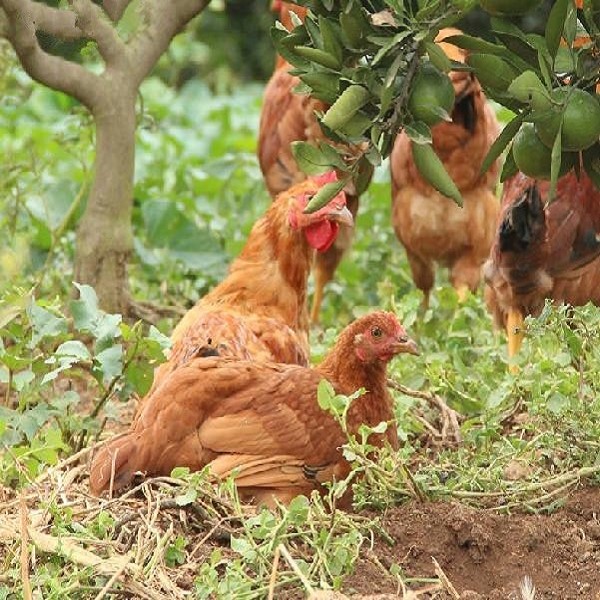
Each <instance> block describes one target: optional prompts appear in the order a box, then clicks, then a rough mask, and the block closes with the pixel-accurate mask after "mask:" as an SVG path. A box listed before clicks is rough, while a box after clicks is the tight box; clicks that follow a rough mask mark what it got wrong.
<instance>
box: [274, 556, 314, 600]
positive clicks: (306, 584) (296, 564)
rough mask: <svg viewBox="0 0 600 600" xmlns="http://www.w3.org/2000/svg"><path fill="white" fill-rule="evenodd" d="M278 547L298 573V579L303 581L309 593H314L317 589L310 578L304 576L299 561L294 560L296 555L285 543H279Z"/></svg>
mask: <svg viewBox="0 0 600 600" xmlns="http://www.w3.org/2000/svg"><path fill="white" fill-rule="evenodd" d="M277 547H278V548H279V552H281V554H283V557H284V558H285V560H286V561H287V563H288V565H290V567H291V569H292V571H294V573H295V574H296V576H297V577H298V579H299V580H300V581H301V582H302V585H303V586H304V587H305V589H306V591H307V593H308V594H309V595H310V594H314V593H315V590H314V588H313V586H312V585H310V581H308V579H306V577H305V576H304V573H303V572H302V571H301V570H300V567H299V566H298V563H297V562H296V561H295V560H294V557H293V556H292V555H291V554H290V553H289V551H288V549H287V548H286V547H285V546H284V545H283V544H279V546H277Z"/></svg>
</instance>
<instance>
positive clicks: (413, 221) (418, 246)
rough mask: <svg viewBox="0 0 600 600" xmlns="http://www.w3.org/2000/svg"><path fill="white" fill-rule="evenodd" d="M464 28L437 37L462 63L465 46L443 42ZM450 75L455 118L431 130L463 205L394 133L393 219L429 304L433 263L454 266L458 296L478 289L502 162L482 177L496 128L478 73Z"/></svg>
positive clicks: (491, 233) (490, 237) (406, 141)
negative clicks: (429, 176) (435, 183)
mask: <svg viewBox="0 0 600 600" xmlns="http://www.w3.org/2000/svg"><path fill="white" fill-rule="evenodd" d="M459 33H460V31H458V30H456V29H451V28H447V29H442V30H441V31H440V33H439V34H438V37H437V39H436V41H437V43H438V44H439V45H440V46H441V47H442V49H443V50H444V52H445V53H446V55H447V56H448V57H449V58H451V59H452V60H455V61H458V62H464V61H465V56H466V55H465V53H464V51H463V50H461V49H459V48H457V47H456V46H453V45H451V44H450V43H447V42H442V41H441V40H443V39H444V38H446V37H448V36H450V35H455V34H459ZM450 76H451V80H452V83H453V85H454V91H455V103H454V108H453V110H452V114H451V118H452V121H451V122H445V121H442V122H441V123H439V124H437V125H435V126H433V127H432V130H431V133H432V139H433V148H434V150H435V151H436V153H437V155H438V156H439V157H440V160H441V161H442V162H443V163H444V166H445V167H446V170H447V171H448V173H449V174H450V176H451V177H452V179H453V180H454V182H455V183H456V185H457V187H458V189H459V190H460V192H461V194H462V197H463V200H464V206H463V208H460V207H459V206H457V205H456V204H455V203H454V202H453V201H452V200H450V199H449V198H446V197H445V196H443V195H442V194H440V193H439V192H437V191H436V190H434V189H433V188H432V187H431V186H430V185H429V184H428V183H426V182H425V180H424V179H423V177H422V176H421V175H420V173H419V171H418V170H417V167H416V165H415V163H414V160H413V156H412V149H411V143H410V140H409V138H408V136H407V135H406V134H405V133H400V134H399V135H398V137H397V138H396V141H395V144H394V148H393V150H392V154H391V157H390V168H391V175H392V223H393V225H394V230H395V232H396V235H397V236H398V239H399V240H400V242H401V243H402V244H403V246H404V247H405V249H406V254H407V256H408V261H409V264H410V268H411V271H412V277H413V280H414V282H415V285H416V286H417V287H418V288H419V289H420V290H421V291H422V292H423V295H424V297H423V304H424V306H425V307H426V306H428V303H429V294H430V291H431V288H432V287H433V283H434V278H435V271H434V263H435V262H438V263H441V264H442V265H445V266H447V267H449V269H450V280H451V282H452V285H453V286H454V288H455V289H456V290H457V293H458V294H459V298H461V299H464V298H465V297H466V295H467V294H468V291H469V290H470V291H474V290H476V289H477V287H478V285H479V281H480V278H481V266H482V265H483V263H484V261H485V260H486V258H487V257H488V255H489V251H490V247H491V245H492V241H493V237H494V230H495V227H496V219H497V215H498V210H499V202H498V199H497V198H496V196H495V194H494V189H495V186H496V181H497V178H498V172H499V164H497V163H495V164H494V165H493V166H492V168H490V169H489V170H488V171H487V172H486V173H484V174H480V172H479V171H480V167H481V164H482V162H483V159H484V157H485V156H486V154H487V152H488V150H489V149H490V147H491V145H492V144H493V142H494V140H495V138H496V137H497V135H498V133H499V126H498V121H497V120H496V116H495V113H494V110H493V109H492V107H491V106H490V105H489V104H488V103H487V101H486V98H485V95H484V94H483V91H482V89H481V86H480V84H479V82H478V81H477V79H476V78H475V76H474V75H473V73H470V72H467V71H452V72H451V74H450Z"/></svg>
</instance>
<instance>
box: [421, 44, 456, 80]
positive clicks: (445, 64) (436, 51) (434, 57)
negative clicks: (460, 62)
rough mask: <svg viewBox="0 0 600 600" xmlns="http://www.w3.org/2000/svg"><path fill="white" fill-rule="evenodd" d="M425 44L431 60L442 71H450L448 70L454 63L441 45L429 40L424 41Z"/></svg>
mask: <svg viewBox="0 0 600 600" xmlns="http://www.w3.org/2000/svg"><path fill="white" fill-rule="evenodd" d="M423 46H424V47H425V51H426V52H427V55H428V56H429V60H430V61H431V62H432V63H433V65H434V66H435V67H437V68H438V69H439V70H440V71H443V72H444V73H448V71H450V70H451V69H452V63H451V62H450V59H449V58H448V57H447V56H446V53H445V52H444V51H443V50H442V48H441V47H440V46H438V44H436V43H435V42H430V41H427V42H423Z"/></svg>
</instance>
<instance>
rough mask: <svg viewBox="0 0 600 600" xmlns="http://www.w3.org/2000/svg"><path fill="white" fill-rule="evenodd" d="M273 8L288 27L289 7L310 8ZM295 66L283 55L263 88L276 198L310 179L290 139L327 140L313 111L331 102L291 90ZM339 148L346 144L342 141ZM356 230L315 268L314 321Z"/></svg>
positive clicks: (265, 159) (352, 201) (266, 148)
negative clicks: (307, 178) (293, 67)
mask: <svg viewBox="0 0 600 600" xmlns="http://www.w3.org/2000/svg"><path fill="white" fill-rule="evenodd" d="M272 8H273V9H274V10H277V11H278V12H279V15H280V20H281V23H282V24H283V25H284V26H285V27H286V28H287V29H288V30H291V29H293V27H294V25H293V23H292V19H291V16H290V11H293V12H294V13H295V14H296V15H297V16H298V17H299V18H300V19H304V18H305V16H306V12H307V9H306V8H305V7H302V6H298V5H295V4H292V3H288V2H281V1H279V0H276V1H274V2H273V4H272ZM291 68H292V66H291V65H290V64H289V63H288V62H286V61H285V60H284V59H283V58H282V57H280V56H279V57H278V58H277V64H276V66H275V72H274V73H273V75H272V76H271V79H270V80H269V82H268V83H267V86H266V88H265V93H264V98H263V108H262V113H261V117H260V126H259V134H258V150H257V152H258V161H259V164H260V168H261V170H262V173H263V176H264V178H265V183H266V186H267V189H268V190H269V193H270V194H271V196H273V197H275V196H276V195H277V194H279V193H280V192H282V191H283V190H286V189H288V188H289V187H290V186H291V185H293V184H294V183H297V182H298V181H303V180H304V179H305V178H306V175H305V173H303V172H302V171H301V170H300V168H299V167H298V165H297V164H296V161H295V159H294V156H293V154H292V149H291V143H292V142H296V141H305V142H306V141H308V142H317V141H319V140H325V139H326V138H325V134H324V133H323V132H322V131H321V128H320V126H319V123H318V122H317V119H316V117H315V112H325V111H326V110H327V108H328V106H327V105H326V104H324V103H323V102H321V101H320V100H316V99H315V98H312V97H311V96H309V95H306V94H295V93H294V92H293V90H294V88H295V87H296V86H297V85H298V84H299V83H300V79H298V77H294V76H293V75H290V74H289V73H288V71H289V70H290V69H291ZM337 146H338V147H342V146H341V145H340V144H337ZM343 148H344V150H345V151H346V152H347V153H349V154H350V155H353V154H354V153H355V152H356V149H355V148H354V147H350V146H343ZM371 176H372V170H371V171H369V172H368V173H361V175H360V178H361V183H360V186H361V187H363V188H364V187H366V185H368V181H370V179H371ZM357 185H358V182H352V183H350V184H349V185H348V186H347V188H346V190H345V191H346V196H347V203H348V209H349V210H350V212H351V213H352V216H353V217H356V212H357V210H358V194H357ZM352 233H353V229H352V228H350V227H345V228H344V227H342V228H341V229H340V233H339V235H338V237H337V238H336V240H335V242H334V244H333V245H332V246H331V248H330V249H329V250H327V252H323V253H322V254H319V256H317V259H316V261H315V265H314V270H313V272H314V279H315V293H314V297H313V302H312V308H311V312H310V318H311V321H312V322H313V323H316V322H317V321H318V318H319V311H320V308H321V303H322V301H323V293H324V288H325V286H326V285H327V283H328V282H329V281H331V279H332V278H333V275H334V273H335V270H336V269H337V267H338V265H339V263H340V261H341V259H342V257H343V255H344V253H345V252H346V251H347V250H348V249H349V248H350V245H351V244H352Z"/></svg>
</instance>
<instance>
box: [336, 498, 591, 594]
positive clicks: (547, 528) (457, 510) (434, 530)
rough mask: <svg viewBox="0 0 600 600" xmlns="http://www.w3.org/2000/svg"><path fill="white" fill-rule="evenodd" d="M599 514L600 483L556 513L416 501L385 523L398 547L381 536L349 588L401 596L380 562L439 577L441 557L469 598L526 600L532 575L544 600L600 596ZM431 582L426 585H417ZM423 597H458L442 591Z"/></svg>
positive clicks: (452, 579)
mask: <svg viewBox="0 0 600 600" xmlns="http://www.w3.org/2000/svg"><path fill="white" fill-rule="evenodd" d="M599 518H600V489H598V488H588V489H583V490H580V491H577V492H575V493H574V494H572V495H571V497H570V498H569V499H568V501H567V503H566V505H565V506H564V507H563V508H561V509H560V510H558V511H556V512H555V513H553V514H550V515H548V514H539V515H533V514H511V515H500V514H495V513H492V512H488V511H483V510H474V509H471V508H468V507H465V506H464V505H460V504H453V503H447V502H444V503H441V502H440V503H426V504H418V503H409V504H406V505H404V506H400V507H396V508H394V509H392V510H389V511H388V512H387V514H386V515H385V518H384V520H383V524H384V526H385V529H386V530H387V532H388V533H389V534H390V535H391V536H392V537H393V539H394V540H395V545H394V546H390V545H389V544H387V543H385V542H383V541H377V542H376V545H375V547H374V548H373V552H372V553H367V555H366V556H365V557H364V558H361V560H360V563H359V564H358V565H357V569H356V572H355V574H354V575H353V576H352V577H350V578H348V579H347V580H346V582H345V586H344V592H345V593H346V594H348V595H350V594H352V593H359V594H363V595H371V594H381V593H388V594H389V593H393V594H395V593H396V592H397V590H398V587H397V582H395V581H392V580H391V579H390V578H389V577H387V578H386V577H385V576H384V571H383V570H382V569H381V567H379V566H378V565H377V559H378V560H379V561H380V562H381V564H382V565H383V566H384V567H386V568H389V567H390V565H391V564H392V563H396V564H398V565H399V566H400V567H401V569H402V575H403V577H404V578H405V579H406V578H411V577H414V578H419V579H421V578H427V577H431V578H434V577H436V573H435V571H434V564H433V561H432V557H434V558H435V559H436V560H437V562H438V563H439V565H440V567H441V568H442V570H443V572H444V573H445V575H446V576H447V578H448V580H449V581H450V582H451V584H452V585H453V586H454V588H455V589H456V591H457V592H458V594H460V598H461V599H463V600H504V599H511V598H514V599H515V600H517V599H518V600H520V599H521V598H524V597H523V596H522V594H521V592H520V591H519V586H520V583H521V581H522V580H523V578H524V577H526V576H529V577H531V579H532V581H533V584H534V585H535V588H536V594H535V599H536V600H550V599H552V600H555V599H556V600H558V599H560V600H571V599H573V600H575V599H578V600H586V599H589V600H599V599H600V520H599ZM373 555H374V556H376V557H377V559H374V558H373ZM424 587H425V583H424V582H421V583H419V584H416V585H415V589H417V588H421V589H423V588H424ZM400 595H401V594H400ZM388 597H389V596H388ZM418 597H419V598H452V597H453V595H452V594H451V593H448V592H440V591H436V592H431V593H430V594H425V595H420V594H419V596H418ZM454 597H455V598H456V596H454ZM524 600H525V598H524ZM527 600H529V599H527Z"/></svg>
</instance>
